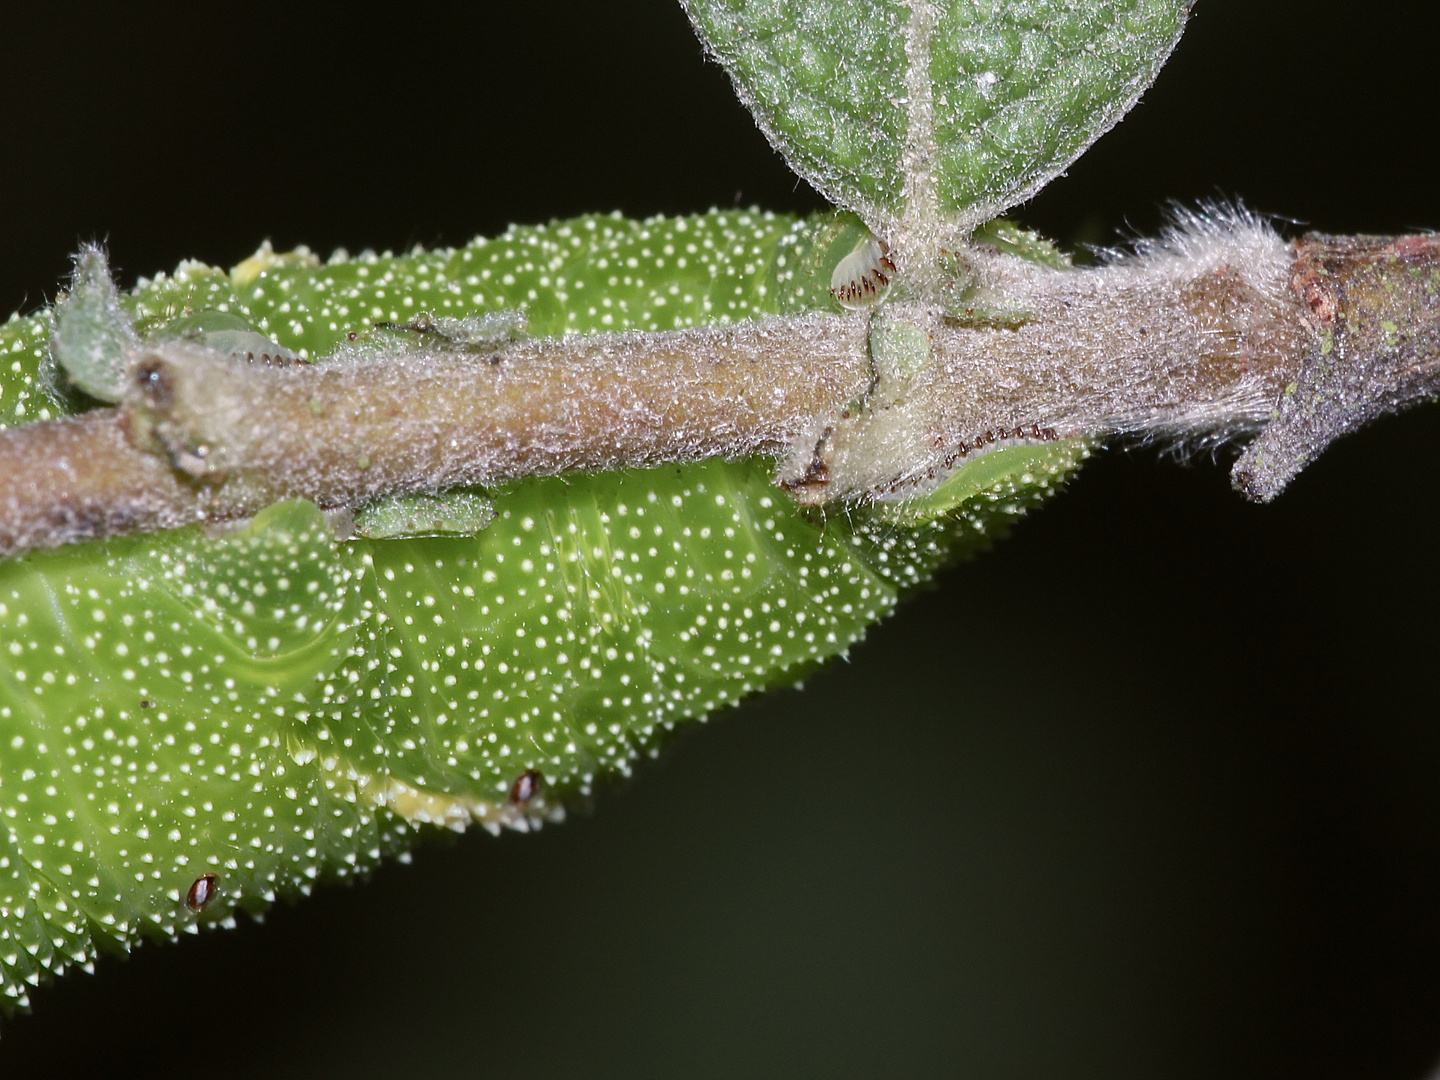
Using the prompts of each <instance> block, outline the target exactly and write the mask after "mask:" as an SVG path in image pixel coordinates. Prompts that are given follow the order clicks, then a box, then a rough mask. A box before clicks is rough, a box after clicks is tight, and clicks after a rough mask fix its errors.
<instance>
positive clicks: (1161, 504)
mask: <svg viewBox="0 0 1440 1080" xmlns="http://www.w3.org/2000/svg"><path fill="white" fill-rule="evenodd" d="M17 6H18V5H10V6H9V7H10V9H9V10H7V11H6V12H5V13H4V15H3V18H0V26H3V40H4V42H5V45H4V49H3V54H0V56H3V58H0V130H3V135H0V147H3V150H0V251H3V256H4V257H3V260H0V305H4V306H5V307H4V310H7V311H8V310H10V309H11V308H13V307H16V306H18V307H20V308H22V309H25V310H28V309H29V308H31V307H33V306H35V305H36V304H38V303H39V302H41V300H42V299H43V298H44V297H46V296H48V295H50V294H51V293H52V292H53V290H54V287H55V283H56V282H57V280H58V279H59V278H60V277H61V275H62V274H63V273H64V271H65V269H66V258H67V255H68V253H69V252H71V251H72V250H73V249H74V247H75V245H76V243H77V241H79V240H81V239H86V238H90V237H101V238H108V241H109V243H110V246H111V250H112V252H113V256H114V260H115V262H116V264H118V266H119V267H120V268H121V272H122V274H124V275H126V276H127V277H128V278H130V279H133V277H134V275H136V274H142V273H150V272H153V271H155V270H157V269H160V268H167V267H173V266H174V265H175V263H176V262H178V261H179V260H180V259H181V258H184V257H195V258H200V259H203V260H205V261H208V262H212V263H218V264H220V265H222V266H228V265H230V264H232V263H234V262H236V261H237V260H239V259H241V258H243V257H244V256H246V255H248V254H249V253H250V252H251V251H252V250H253V249H254V247H255V245H256V244H257V243H258V242H259V241H260V240H262V239H263V238H265V237H270V238H271V239H272V240H273V241H274V242H275V245H276V247H277V248H281V249H283V248H287V247H290V246H292V245H294V244H296V243H301V242H304V243H308V244H310V245H311V246H312V247H314V248H315V249H316V250H318V251H320V252H321V253H322V254H324V253H327V252H328V251H329V250H330V248H331V247H333V246H336V245H344V246H346V247H348V248H349V249H350V250H351V251H356V250H359V249H361V248H364V247H367V246H370V247H375V248H377V249H384V248H387V247H388V248H396V249H399V248H405V247H408V246H410V245H412V244H414V243H416V242H419V243H423V244H427V245H428V244H435V243H458V242H463V241H464V240H466V239H467V238H468V237H470V236H471V235H472V234H475V233H488V232H495V231H497V230H499V229H501V228H503V227H504V226H505V225H506V224H507V223H509V222H511V221H521V222H530V221H543V220H545V219H547V218H550V217H552V216H565V215H570V214H575V213H579V212H581V211H590V210H610V209H614V208H619V209H621V210H623V211H625V212H626V213H629V214H636V215H644V214H651V213H656V212H666V213H679V212H687V211H692V210H699V209H704V208H705V207H707V206H710V205H712V204H719V205H730V204H733V203H736V202H741V203H746V204H748V203H752V202H753V203H759V204H761V205H762V206H767V207H772V208H775V209H778V210H809V209H813V208H816V207H818V206H819V205H820V203H819V200H818V199H817V197H816V196H815V195H814V194H813V193H812V192H810V191H809V189H808V188H806V187H805V186H804V185H802V184H799V183H797V182H796V181H795V180H794V179H793V178H792V177H791V176H790V175H789V173H788V172H787V170H786V168H785V166H784V164H783V163H782V162H781V160H780V159H779V158H778V157H777V156H775V155H774V154H773V153H772V152H771V151H770V150H769V149H768V147H767V146H766V144H765V143H764V141H763V140H762V139H761V137H760V136H759V134H758V133H757V132H756V130H755V129H754V127H753V125H752V124H751V123H750V121H749V119H748V118H747V116H746V115H745V114H744V113H743V112H742V110H741V109H740V108H739V106H738V105H736V103H735V102H734V100H733V98H732V96H731V94H730V91H729V88H728V84H727V82H726V80H725V78H724V77H723V75H722V74H721V72H720V71H719V69H717V68H715V67H714V66H707V65H706V64H704V63H702V62H701V57H700V50H699V47H698V46H697V44H696V43H695V41H694V40H693V38H692V37H691V36H690V32H689V30H688V27H687V25H686V23H685V21H684V19H683V17H682V15H681V14H680V12H679V10H678V8H677V7H676V5H675V4H674V3H673V2H670V0H645V2H641V0H632V2H626V3H573V2H571V3H562V2H554V0H531V2H529V3H525V4H511V3H504V4H499V3H474V4H468V5H459V4H457V5H453V6H450V5H431V4H425V3H419V2H412V3H408V4H404V5H395V6H393V7H391V8H390V9H389V10H388V11H386V12H384V13H383V14H376V13H375V12H374V10H373V9H370V8H361V7H359V6H354V5H345V6H343V7H342V6H340V5H335V6H334V10H333V11H332V12H330V13H329V14H321V13H317V12H313V11H311V10H310V9H308V8H303V7H300V6H298V5H272V4H265V3H251V4H245V5H225V6H224V7H223V8H222V7H221V6H220V5H211V6H207V7H206V9H205V10H203V11H202V10H199V6H198V5H192V4H176V5H173V6H172V7H169V8H161V7H158V6H156V7H149V6H144V7H142V6H140V5H134V4H114V5H108V6H107V7H106V8H105V9H104V10H103V11H102V10H100V9H99V8H97V7H91V8H86V9H84V10H83V11H82V10H81V9H78V8H75V7H71V6H68V5H67V6H61V5H53V4H28V5H26V10H24V11H18V10H15V8H16V7H17ZM1437 30H1440V12H1437V8H1436V7H1435V6H1434V5H1432V4H1429V3H1420V2H1418V0H1417V2H1402V3H1389V4H1378V3H1377V4H1368V5H1356V4H1354V3H1353V2H1350V0H1345V2H1341V0H1331V2H1318V0H1200V3H1199V7H1198V12H1197V14H1196V17H1195V19H1194V21H1193V23H1192V26H1191V29H1190V30H1189V31H1188V33H1187V36H1186V40H1185V41H1184V42H1183V43H1182V44H1181V46H1180V49H1179V51H1178V53H1177V55H1176V58H1175V59H1174V61H1173V62H1172V63H1171V65H1170V66H1169V67H1167V69H1166V70H1165V72H1164V73H1163V74H1162V76H1161V77H1160V80H1159V82H1158V84H1157V85H1156V86H1155V88H1154V89H1153V90H1152V91H1151V92H1150V93H1149V95H1148V96H1147V97H1146V99H1145V101H1144V103H1142V104H1141V106H1140V107H1139V108H1137V109H1136V110H1135V112H1134V113H1133V114H1132V115H1131V117H1130V118H1129V119H1127V120H1126V121H1125V122H1124V123H1123V124H1121V125H1120V126H1119V128H1117V129H1116V130H1115V131H1113V132H1112V133H1110V134H1109V135H1107V136H1106V137H1105V138H1103V139H1102V140H1101V141H1100V143H1099V144H1098V145H1097V147H1096V148H1095V149H1094V150H1092V151H1091V152H1090V153H1089V154H1088V155H1087V156H1086V157H1085V158H1084V159H1083V160H1082V161H1081V162H1080V163H1078V164H1077V165H1076V166H1074V167H1073V168H1072V169H1071V171H1070V175H1069V176H1068V177H1066V178H1064V179H1062V180H1059V181H1057V182H1056V183H1055V184H1054V185H1053V186H1052V187H1051V188H1050V189H1048V190H1047V191H1046V192H1045V193H1044V194H1043V195H1041V196H1040V198H1038V199H1037V200H1036V201H1035V202H1034V203H1033V204H1031V205H1029V206H1027V207H1024V208H1023V209H1022V210H1020V211H1019V214H1018V216H1019V217H1020V218H1021V219H1022V220H1024V221H1026V222H1027V223H1030V224H1032V225H1035V226H1038V227H1039V228H1041V229H1043V230H1044V231H1046V232H1048V233H1050V234H1051V235H1053V236H1055V237H1057V238H1058V239H1060V240H1062V241H1075V240H1091V241H1107V240H1114V239H1115V238H1116V237H1117V235H1118V233H1117V230H1121V229H1123V228H1127V227H1128V228H1133V229H1136V230H1139V231H1148V230H1152V229H1154V228H1155V227H1156V225H1157V223H1158V222H1159V221H1160V219H1161V214H1162V209H1161V208H1162V203H1163V202H1164V200H1165V199H1167V198H1170V197H1176V198H1181V199H1190V200H1193V199H1196V198H1205V197H1210V196H1215V195H1217V194H1218V195H1239V196H1243V197H1244V198H1245V199H1247V200H1248V201H1249V202H1250V203H1251V205H1253V206H1255V207H1256V208H1258V209H1261V210H1265V211H1271V212H1275V213H1279V214H1284V215H1289V216H1291V217H1293V218H1295V219H1299V220H1300V221H1301V222H1303V223H1305V225H1306V226H1308V227H1314V228H1319V229H1325V230H1330V231H1367V230H1368V231H1375V232H1387V231H1390V232H1393V231H1402V230H1406V229H1411V228H1418V227H1424V226H1440V198H1437V195H1436V190H1437V186H1436V179H1435V173H1434V171H1433V169H1432V162H1431V158H1430V150H1429V148H1430V147H1431V146H1432V145H1433V144H1434V143H1435V141H1436V136H1437V133H1440V132H1437V127H1440V121H1437V118H1436V114H1435V110H1434V103H1435V91H1434V85H1435V84H1434V79H1435V71H1436V68H1435V52H1434V43H1435V41H1436V40H1437ZM1437 434H1440V409H1435V408H1431V409H1429V410H1421V411H1420V412H1417V413H1413V414H1411V415H1409V416H1406V417H1403V418H1401V419H1392V420H1387V421H1385V422H1383V423H1381V424H1379V425H1377V426H1376V427H1375V428H1374V429H1373V430H1371V431H1368V432H1366V433H1364V434H1362V435H1360V436H1358V437H1355V438H1352V439H1349V440H1346V441H1345V442H1343V443H1342V444H1341V445H1339V446H1338V447H1336V448H1335V449H1334V450H1332V451H1331V452H1330V453H1328V454H1327V455H1326V456H1325V457H1324V459H1323V460H1322V461H1321V462H1320V463H1319V464H1318V465H1316V466H1315V467H1314V468H1312V469H1311V470H1310V471H1309V472H1307V473H1305V474H1304V475H1303V476H1302V477H1301V478H1300V479H1299V480H1298V481H1297V482H1296V483H1295V485H1294V487H1293V489H1292V490H1290V491H1289V492H1287V493H1286V494H1285V495H1284V497H1283V498H1282V499H1281V500H1280V501H1279V502H1278V503H1277V504H1275V505H1273V506H1271V507H1267V508H1256V507H1253V506H1249V505H1247V504H1245V503H1244V502H1242V501H1241V500H1240V499H1239V498H1238V497H1237V496H1235V495H1233V494H1232V493H1231V492H1230V491H1229V489H1228V480H1227V476H1226V473H1225V470H1224V468H1223V467H1220V468H1217V467H1215V466H1213V465H1211V464H1209V463H1208V462H1201V463H1198V464H1197V465H1195V466H1194V467H1182V466H1178V465H1176V464H1174V463H1171V462H1164V461H1161V462H1158V463H1157V461H1156V459H1155V455H1154V454H1153V453H1150V452H1146V451H1134V452H1129V453H1117V454H1111V455H1108V456H1106V457H1104V458H1102V459H1101V460H1099V461H1097V462H1095V463H1093V464H1092V465H1090V466H1088V467H1087V468H1086V469H1085V470H1084V471H1083V472H1082V473H1081V475H1080V476H1079V477H1078V478H1077V479H1076V481H1075V482H1074V484H1073V485H1072V486H1071V488H1070V489H1069V491H1068V492H1067V493H1066V494H1064V495H1063V496H1061V497H1060V498H1058V499H1056V500H1055V501H1054V503H1053V504H1052V505H1051V506H1049V507H1047V508H1046V509H1044V510H1043V511H1042V512H1041V513H1039V514H1037V515H1036V516H1035V517H1033V518H1032V519H1030V520H1028V521H1026V522H1024V523H1023V524H1022V525H1021V527H1020V528H1019V529H1018V530H1017V532H1016V535H1015V536H1014V537H1013V538H1012V539H1011V540H1009V541H1008V542H1006V543H1005V544H1003V545H1002V546H1001V547H1000V548H998V549H997V550H996V551H995V552H993V553H992V554H990V555H987V556H985V557H984V558H982V559H980V560H979V561H977V562H974V563H972V564H969V565H966V566H962V567H959V568H957V569H955V570H954V571H952V572H950V573H948V574H946V575H945V576H944V578H943V580H942V581H941V582H940V584H939V587H938V589H936V590H934V591H931V592H928V593H926V594H924V595H922V596H920V597H918V598H916V599H914V600H912V601H911V602H910V603H909V604H908V605H907V606H906V607H904V608H903V609H902V610H901V612H900V614H899V615H898V616H896V617H895V618H894V619H892V620H891V621H889V622H887V623H886V624H884V625H882V626H881V627H879V628H878V629H877V630H876V631H875V632H874V633H873V634H872V635H871V638H870V640H868V641H867V642H866V643H865V644H864V645H863V646H862V647H860V648H858V649H856V650H855V651H854V654H853V656H852V657H851V662H850V663H848V664H847V663H836V664H834V665H833V666H832V667H831V668H830V669H828V670H826V671H825V672H823V673H821V674H820V675H819V676H817V677H816V678H814V679H813V680H812V683H811V685H810V686H809V687H808V688H807V689H806V690H805V691H804V692H803V693H798V694H797V693H794V692H790V691H784V692H779V693H776V694H774V695H772V696H770V697H768V698H765V699H763V700H756V701H754V702H752V703H750V704H749V705H747V706H746V707H745V708H743V709H741V710H738V711H736V712H734V713H731V714H728V715H724V716H722V717H719V718H717V719H716V720H715V721H714V722H713V723H712V724H711V725H709V726H708V727H706V728H704V729H699V730H695V731H692V732H690V733H688V734H686V735H685V736H683V737H681V738H678V739H677V740H676V742H675V745H673V746H672V747H671V748H670V749H669V751H668V752H667V753H666V754H665V755H664V756H662V758H661V760H660V761H659V762H658V763H654V764H647V765H646V766H645V767H643V768H642V769H640V771H639V776H638V778H637V779H636V780H634V781H633V782H631V783H630V784H628V785H626V786H623V787H617V788H613V789H610V790H606V791H604V792H602V794H601V795H600V797H599V798H598V799H597V800H596V803H595V806H594V808H593V811H592V812H589V813H581V814H579V815H576V817H575V818H573V819H572V820H571V822H569V823H568V824H566V825H564V826H563V827H560V828H555V829H547V830H545V831H544V832H543V833H542V834H541V835H539V836H516V835H508V836H506V837H504V838H502V839H500V840H498V841H497V840H494V839H492V838H491V837H489V836H487V835H485V834H484V833H476V834H473V835H470V836H466V837H465V838H463V839H461V840H460V841H459V842H457V843H451V844H444V843H441V844H429V845H426V846H424V847H422V849H421V850H420V851H419V852H418V854H417V856H416V858H415V863H414V865H411V866H401V865H392V866H390V867H388V868H387V869H385V870H384V871H382V872H380V873H378V874H377V875H375V877H374V879H373V880H372V881H371V882H370V883H368V884H365V885H362V886H359V887H354V888H350V887H328V888H323V889H321V890H320V891H319V893H318V894H317V895H316V896H315V897H313V898H312V899H310V900H308V901H306V902H304V903H302V904H300V905H299V906H296V907H289V906H284V905H282V906H280V907H279V908H277V909H276V910H275V911H273V912H272V914H271V915H270V916H269V917H268V919H267V921H266V925H264V926H256V925H253V924H250V923H244V924H243V925H242V926H241V928H240V929H239V930H237V931H234V932H230V933H223V934H207V935H203V936H202V937H200V938H198V939H189V940H186V941H185V942H184V943H182V944H181V945H179V946H166V947H159V946H146V947H143V948H142V949H140V950H139V951H138V952H137V953H136V954H135V955H133V956H132V957H131V958H130V959H129V960H127V961H123V962H122V961H115V960H107V961H105V962H103V963H102V964H101V965H100V968H99V972H98V973H97V974H96V975H93V976H86V975H78V974H77V975H75V976H72V977H70V978H67V979H65V980H63V981H62V982H61V983H60V984H58V985H55V986H53V987H51V988H48V989H45V990H42V991H41V992H39V993H38V994H36V995H35V1000H36V1008H35V1014H34V1016H32V1017H30V1018H23V1019H19V1020H13V1021H10V1022H7V1023H4V1024H3V1025H0V1030H3V1036H4V1037H3V1039H0V1075H3V1076H5V1077H6V1078H9V1077H17V1078H18V1077H31V1076H76V1075H86V1074H89V1075H107V1076H108V1075H125V1074H130V1075H144V1076H146V1077H147V1078H150V1080H161V1078H163V1077H171V1076H181V1075H186V1076H195V1075H200V1076H204V1077H207V1078H208V1080H220V1078H228V1077H241V1076H245V1077H249V1076H266V1077H276V1078H279V1077H306V1078H314V1077H317V1076H320V1077H324V1076H341V1075H343V1076H346V1077H352V1078H364V1077H371V1076H376V1077H378V1076H407V1075H431V1076H435V1075H442V1076H472V1075H474V1076H485V1075H491V1074H493V1075H539V1076H554V1077H572V1076H574V1077H580V1076H586V1077H590V1076H596V1077H598V1076H616V1077H648V1076H657V1077H658V1076H687V1077H694V1076H738V1075H745V1076H772V1075H773V1076H787V1077H789V1076H816V1077H841V1076H856V1077H869V1076H881V1075H889V1076H897V1075H905V1076H910V1077H924V1076H958V1077H967V1078H968V1077H975V1078H1011V1077H1013V1078H1028V1077H1040V1076H1064V1077H1096V1078H1102V1077H1103V1078H1106V1080H1125V1078H1132V1077H1133V1078H1137V1080H1138V1078H1146V1080H1150V1078H1166V1080H1169V1078H1190V1077H1197V1078H1198V1077H1222V1076H1223V1077H1226V1078H1246V1077H1256V1078H1260V1077H1264V1078H1266V1080H1275V1078H1285V1077H1296V1078H1299V1077H1304V1078H1306V1080H1326V1078H1330V1077H1334V1078H1341V1077H1344V1078H1355V1077H1376V1078H1390V1077H1394V1078H1419V1077H1421V1076H1422V1075H1423V1074H1425V1073H1426V1072H1427V1071H1428V1070H1429V1068H1430V1067H1431V1066H1432V1065H1433V1064H1434V1063H1435V1062H1436V1060H1437V1059H1440V724H1437V722H1436V721H1437V709H1436V707H1435V704H1434V698H1435V692H1434V686H1435V675H1434V673H1435V671H1436V653H1437V646H1440V630H1437V613H1440V569H1437V560H1436V557H1435V543H1434V537H1435V535H1436V525H1437V523H1440V477H1437V473H1436V464H1437V463H1440V452H1437V447H1436V436H1437Z"/></svg>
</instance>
